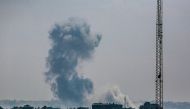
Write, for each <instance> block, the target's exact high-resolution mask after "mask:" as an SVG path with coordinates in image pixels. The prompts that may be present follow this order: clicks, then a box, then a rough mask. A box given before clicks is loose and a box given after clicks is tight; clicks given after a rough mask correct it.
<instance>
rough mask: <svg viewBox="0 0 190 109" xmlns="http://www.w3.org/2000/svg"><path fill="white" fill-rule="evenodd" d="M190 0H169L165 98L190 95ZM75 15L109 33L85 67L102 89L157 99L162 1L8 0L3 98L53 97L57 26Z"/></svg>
mask: <svg viewBox="0 0 190 109" xmlns="http://www.w3.org/2000/svg"><path fill="white" fill-rule="evenodd" d="M189 5H190V1H189V0H164V25H163V26H164V39H163V40H164V42H163V44H164V99H165V100H166V101H189V102H190V94H189V92H190V85H189V83H190V79H189V77H190V69H189V65H190V58H189V56H190V49H188V47H189V46H190V43H189V42H190V37H189V35H190V21H189V19H190V13H189V10H190V7H189ZM70 17H79V18H82V19H85V20H86V21H87V22H88V23H89V24H90V26H91V29H92V31H94V32H96V33H97V32H98V33H100V34H102V40H101V42H100V45H99V47H97V48H96V50H95V52H94V54H93V58H92V59H90V60H89V61H86V62H83V63H82V64H80V66H79V67H78V68H77V70H78V72H80V73H81V74H82V75H84V76H86V77H88V78H90V79H92V81H93V82H94V87H95V91H97V92H101V91H102V90H103V89H104V88H105V87H112V86H118V87H119V88H120V90H121V91H122V92H123V93H125V94H127V95H128V96H129V97H130V98H131V99H132V100H134V101H139V100H154V95H155V92H154V91H155V85H154V81H155V80H154V79H155V37H156V36H155V32H156V31H155V22H156V20H155V19H156V0H0V99H18V100H51V99H54V97H53V94H52V92H51V90H50V86H49V85H48V84H47V83H46V82H45V76H44V72H46V71H47V68H46V58H47V56H48V50H49V49H50V47H51V44H50V40H49V39H48V35H49V33H48V32H49V31H50V30H51V29H52V27H53V26H54V24H55V23H62V22H64V21H65V20H67V19H68V18H70Z"/></svg>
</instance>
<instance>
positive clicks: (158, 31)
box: [155, 0, 163, 109]
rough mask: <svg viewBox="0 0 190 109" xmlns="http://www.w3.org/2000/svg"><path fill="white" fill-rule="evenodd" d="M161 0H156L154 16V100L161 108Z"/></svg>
mask: <svg viewBox="0 0 190 109" xmlns="http://www.w3.org/2000/svg"><path fill="white" fill-rule="evenodd" d="M162 26H163V0H157V18H156V81H155V82H156V96H155V102H156V104H158V105H159V107H160V108H161V109H163V41H162V40H163V27H162Z"/></svg>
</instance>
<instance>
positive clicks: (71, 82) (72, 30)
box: [45, 18, 101, 104]
mask: <svg viewBox="0 0 190 109" xmlns="http://www.w3.org/2000/svg"><path fill="white" fill-rule="evenodd" d="M49 38H50V40H51V42H52V47H51V49H50V50H49V55H48V57H47V67H48V71H47V72H46V73H45V74H46V80H47V82H48V83H49V84H50V85H51V90H52V91H53V93H54V96H55V97H57V98H58V99H60V100H61V101H63V102H64V103H67V104H71V103H72V104H82V103H85V101H86V97H87V96H88V95H89V94H91V93H92V92H93V82H92V81H91V80H90V79H88V78H85V77H83V76H81V75H79V74H78V72H77V70H76V67H77V66H78V65H79V64H80V62H81V61H83V60H86V59H89V58H91V56H92V54H93V52H94V50H95V48H96V47H98V45H99V42H100V40H101V35H98V34H95V35H92V33H91V30H90V26H89V25H88V24H87V23H86V22H85V21H84V20H81V19H78V18H70V19H69V20H68V21H67V22H65V23H63V24H62V25H60V24H56V25H55V27H54V28H53V29H52V30H51V31H50V33H49Z"/></svg>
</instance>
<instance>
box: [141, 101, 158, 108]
mask: <svg viewBox="0 0 190 109" xmlns="http://www.w3.org/2000/svg"><path fill="white" fill-rule="evenodd" d="M139 109H160V107H159V105H158V104H151V103H150V102H145V103H144V105H141V106H140V108H139Z"/></svg>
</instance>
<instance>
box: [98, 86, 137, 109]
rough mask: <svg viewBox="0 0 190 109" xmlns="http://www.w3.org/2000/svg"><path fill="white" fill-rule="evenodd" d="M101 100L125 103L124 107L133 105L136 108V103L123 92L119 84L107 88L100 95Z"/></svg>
mask: <svg viewBox="0 0 190 109" xmlns="http://www.w3.org/2000/svg"><path fill="white" fill-rule="evenodd" d="M98 101H99V102H104V103H118V104H123V106H124V107H133V108H135V109H136V105H135V104H134V103H133V102H132V101H131V100H130V99H129V97H128V96H127V95H125V94H123V93H122V92H121V91H120V89H119V88H118V87H117V86H114V87H112V88H110V89H107V90H106V91H105V92H103V93H102V94H101V95H100V97H99V100H98Z"/></svg>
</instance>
